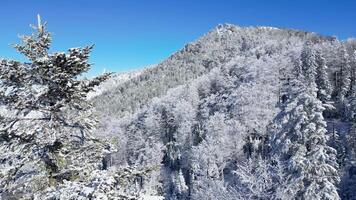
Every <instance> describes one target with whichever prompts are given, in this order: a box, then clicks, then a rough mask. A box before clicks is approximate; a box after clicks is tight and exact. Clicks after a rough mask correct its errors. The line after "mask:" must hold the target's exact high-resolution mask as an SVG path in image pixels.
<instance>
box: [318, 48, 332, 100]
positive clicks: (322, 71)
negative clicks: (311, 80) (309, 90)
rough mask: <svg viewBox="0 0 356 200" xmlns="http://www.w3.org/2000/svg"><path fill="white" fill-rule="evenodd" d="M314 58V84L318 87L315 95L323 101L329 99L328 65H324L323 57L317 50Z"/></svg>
mask: <svg viewBox="0 0 356 200" xmlns="http://www.w3.org/2000/svg"><path fill="white" fill-rule="evenodd" d="M315 58H316V63H317V69H316V79H315V82H316V85H317V87H318V92H317V97H318V99H320V100H321V101H322V102H323V103H325V102H327V101H329V100H330V97H331V86H330V82H329V77H328V73H327V68H328V67H327V66H326V61H325V58H324V57H323V55H322V54H321V53H320V52H319V51H317V52H316V57H315Z"/></svg>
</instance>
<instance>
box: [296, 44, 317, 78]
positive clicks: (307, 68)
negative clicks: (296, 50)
mask: <svg viewBox="0 0 356 200" xmlns="http://www.w3.org/2000/svg"><path fill="white" fill-rule="evenodd" d="M300 60H301V70H302V71H301V73H302V75H303V76H304V77H305V78H306V79H307V80H310V81H311V82H313V81H314V82H315V79H316V75H317V68H318V63H317V60H316V52H315V50H314V49H313V47H312V45H311V43H310V42H309V41H308V42H306V43H305V44H304V47H303V49H302V52H301V55H300ZM294 71H295V72H297V71H299V69H296V70H294Z"/></svg>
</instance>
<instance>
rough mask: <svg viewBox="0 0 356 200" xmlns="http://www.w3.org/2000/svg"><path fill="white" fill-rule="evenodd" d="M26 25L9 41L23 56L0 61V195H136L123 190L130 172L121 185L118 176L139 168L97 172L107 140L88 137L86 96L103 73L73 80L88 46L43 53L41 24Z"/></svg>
mask: <svg viewBox="0 0 356 200" xmlns="http://www.w3.org/2000/svg"><path fill="white" fill-rule="evenodd" d="M34 28H35V29H36V32H35V33H33V34H32V35H30V36H23V37H22V40H23V43H22V44H19V45H15V48H16V49H17V50H18V51H19V52H20V53H21V54H23V55H24V56H26V57H27V58H28V59H29V61H30V62H28V63H21V62H18V61H12V60H1V61H0V86H1V87H0V90H1V91H0V101H1V104H2V106H3V107H4V112H2V115H1V121H0V122H1V124H0V125H1V129H0V157H1V162H0V195H1V196H0V198H2V199H33V198H34V199H53V198H54V197H55V198H58V195H65V198H69V197H70V196H71V195H74V197H73V198H75V199H80V198H82V199H83V198H92V197H94V196H95V195H99V196H100V197H101V198H104V199H105V198H106V199H108V198H111V199H128V196H130V195H127V196H125V194H131V193H132V194H133V197H130V198H131V199H133V198H134V197H137V194H138V192H139V191H138V190H129V189H130V188H131V187H129V188H128V190H125V188H126V186H125V184H127V185H133V186H135V183H136V182H137V181H136V180H137V179H136V178H133V180H134V181H132V182H131V183H132V184H129V183H130V181H129V180H128V179H125V178H122V177H121V176H124V175H125V174H127V177H132V176H131V175H132V174H137V175H134V177H142V176H141V175H140V173H141V172H137V173H136V172H133V171H128V170H127V169H123V170H118V171H115V170H114V171H113V172H112V173H109V172H105V171H103V170H106V169H107V164H106V163H105V160H104V159H103V158H104V156H105V155H106V154H107V153H108V152H109V151H110V150H111V149H110V145H109V144H108V143H106V142H104V141H101V140H98V139H96V138H93V137H92V136H91V132H92V129H93V128H94V127H95V124H96V121H95V119H94V118H93V116H92V115H91V105H90V103H88V102H87V101H86V97H87V94H88V92H89V91H91V90H92V89H93V87H94V86H96V85H99V84H100V83H101V82H103V81H104V80H106V79H107V78H108V76H109V74H104V75H102V76H99V77H97V78H94V79H90V80H88V79H80V76H81V75H82V74H83V73H85V72H87V71H88V70H89V69H90V67H91V65H90V64H89V63H88V59H89V53H90V51H91V49H92V47H91V46H90V47H85V48H73V49H70V50H69V51H68V53H49V52H48V51H49V48H50V44H51V35H50V33H49V32H47V31H46V26H45V25H43V24H41V22H40V20H39V24H38V26H37V27H34ZM120 171H121V172H120ZM131 172H132V173H131ZM120 177H121V178H120ZM119 185H120V186H119ZM118 188H120V190H121V191H122V192H120V190H119V189H118ZM66 192H67V194H66ZM53 193H54V194H55V195H53V196H52V197H51V195H52V194H53ZM68 195H69V196H68ZM75 195H77V196H75ZM93 195H94V196H93ZM97 198H99V197H98V196H97Z"/></svg>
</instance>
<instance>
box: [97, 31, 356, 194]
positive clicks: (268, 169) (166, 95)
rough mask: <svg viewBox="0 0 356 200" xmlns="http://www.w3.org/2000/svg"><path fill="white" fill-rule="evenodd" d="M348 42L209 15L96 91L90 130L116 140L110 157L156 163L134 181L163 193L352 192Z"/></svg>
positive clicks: (116, 161)
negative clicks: (218, 21) (200, 27)
mask: <svg viewBox="0 0 356 200" xmlns="http://www.w3.org/2000/svg"><path fill="white" fill-rule="evenodd" d="M355 50H356V48H355V41H354V40H348V41H339V40H337V39H336V38H334V37H326V36H321V35H318V34H316V33H309V32H302V31H296V30H286V29H277V28H271V27H248V28H242V27H238V26H234V25H230V24H225V25H219V26H218V27H216V28H215V29H213V30H212V31H210V32H209V33H207V34H206V35H204V36H203V37H202V38H200V39H198V40H197V41H195V42H193V43H190V44H188V45H186V46H185V48H184V49H182V50H181V51H179V52H177V53H175V54H173V55H172V56H171V57H169V58H168V59H167V60H166V61H164V62H162V63H160V64H158V65H157V66H156V67H154V68H151V69H147V70H145V71H144V72H142V74H140V75H139V76H137V77H135V78H133V79H130V80H128V81H127V82H125V83H123V84H119V85H118V86H117V87H116V88H114V89H113V90H110V91H108V92H107V93H105V94H103V95H102V96H97V98H96V99H95V100H94V105H96V107H97V108H98V110H99V113H100V115H101V116H103V114H102V113H105V114H107V113H108V112H106V111H103V108H102V106H104V107H106V109H108V110H110V111H112V112H109V115H107V116H106V117H107V118H105V120H104V121H105V122H103V123H102V127H101V128H100V129H98V131H97V133H98V134H99V135H100V134H103V135H104V136H105V135H106V134H107V135H106V136H109V137H110V138H117V146H118V148H119V151H118V152H116V153H114V154H112V155H111V164H112V165H129V166H135V167H137V168H139V169H140V168H146V167H152V168H157V170H156V173H153V174H152V175H151V176H150V177H148V178H146V180H145V181H143V183H142V184H141V187H142V190H143V192H144V193H150V194H151V193H152V194H156V195H163V196H165V197H166V199H291V198H293V197H294V198H296V199H299V198H301V199H338V198H343V199H352V198H356V197H355V194H354V193H353V190H354V189H353V188H350V187H354V184H350V181H351V182H352V181H354V178H355V166H354V165H355V163H354V162H355V157H354V152H353V150H352V149H353V148H354V147H352V146H353V145H352V139H351V138H352V137H354V136H352V135H353V132H354V131H353V130H354V129H355V128H354V126H355V125H354V122H355V107H354V104H353V103H352V102H353V101H354V100H353V99H354V98H355V66H356V65H355V61H356V57H355V56H356V54H355ZM108 98H110V99H111V100H107V99H108ZM116 100H118V101H121V102H122V103H113V101H116ZM126 102H130V106H129V107H128V108H125V109H126V110H117V108H121V106H123V105H126ZM117 106H118V107H117ZM124 111H126V112H125V113H124Z"/></svg>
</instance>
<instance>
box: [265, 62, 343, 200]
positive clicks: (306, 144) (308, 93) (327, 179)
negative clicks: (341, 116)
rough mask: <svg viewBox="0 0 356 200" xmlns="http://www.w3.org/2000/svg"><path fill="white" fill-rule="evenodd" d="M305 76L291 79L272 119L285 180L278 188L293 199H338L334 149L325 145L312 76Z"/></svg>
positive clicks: (275, 147)
mask: <svg viewBox="0 0 356 200" xmlns="http://www.w3.org/2000/svg"><path fill="white" fill-rule="evenodd" d="M302 60H303V59H302ZM304 60H305V59H304ZM305 70H313V69H308V68H306V69H305ZM305 75H308V76H304V75H299V79H296V78H294V79H293V80H292V81H291V84H290V86H289V87H290V88H289V99H288V100H287V102H286V104H285V105H284V106H283V108H282V111H281V113H280V114H279V115H278V116H277V117H276V118H275V121H274V125H275V130H274V133H273V134H272V139H271V146H272V154H275V156H277V157H279V159H280V161H281V163H284V170H285V174H287V176H286V177H285V179H286V180H288V181H287V183H286V184H285V186H284V187H283V188H282V189H281V190H283V192H282V193H284V194H286V195H288V196H289V198H292V199H339V196H338V193H337V187H336V185H337V183H338V181H339V180H338V179H339V178H338V172H337V163H336V150H335V149H333V148H331V147H329V146H328V145H327V139H328V138H327V136H326V132H327V130H326V122H325V121H324V118H323V115H322V112H323V110H324V108H323V105H322V102H321V101H320V100H319V99H318V98H317V88H316V84H315V81H314V80H313V79H312V78H313V75H312V74H305Z"/></svg>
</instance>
